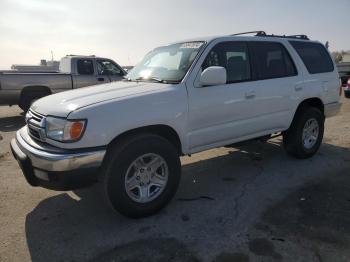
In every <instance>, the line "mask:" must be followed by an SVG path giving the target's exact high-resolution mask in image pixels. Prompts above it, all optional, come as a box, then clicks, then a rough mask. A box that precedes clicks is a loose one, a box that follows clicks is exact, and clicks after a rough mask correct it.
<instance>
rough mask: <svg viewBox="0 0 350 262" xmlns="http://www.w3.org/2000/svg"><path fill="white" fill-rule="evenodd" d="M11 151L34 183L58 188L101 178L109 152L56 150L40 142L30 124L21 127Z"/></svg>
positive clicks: (87, 183)
mask: <svg viewBox="0 0 350 262" xmlns="http://www.w3.org/2000/svg"><path fill="white" fill-rule="evenodd" d="M11 151H12V153H13V155H14V157H15V158H16V160H17V162H18V163H19V166H20V167H21V169H22V171H23V174H24V176H25V178H26V180H27V181H28V183H29V184H30V185H32V186H42V187H45V188H49V189H54V190H72V189H76V188H81V187H84V186H87V185H89V184H91V183H93V182H94V181H97V177H98V171H99V168H100V166H101V165H102V161H103V158H104V155H105V153H106V149H105V148H98V149H91V150H90V149H89V150H78V151H72V150H63V149H58V148H55V150H54V151H53V148H52V147H51V146H49V145H47V146H46V147H45V145H40V146H38V144H37V143H36V142H35V141H33V140H32V139H31V138H30V137H29V136H28V134H27V132H26V127H24V128H22V129H21V130H19V131H17V133H16V138H15V139H13V140H12V141H11Z"/></svg>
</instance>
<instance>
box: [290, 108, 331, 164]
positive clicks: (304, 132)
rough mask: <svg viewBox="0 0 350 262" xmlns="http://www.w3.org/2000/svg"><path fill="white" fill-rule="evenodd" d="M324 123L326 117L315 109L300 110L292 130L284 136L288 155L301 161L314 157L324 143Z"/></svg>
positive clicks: (291, 127)
mask: <svg viewBox="0 0 350 262" xmlns="http://www.w3.org/2000/svg"><path fill="white" fill-rule="evenodd" d="M324 121H325V118H324V115H323V114H322V112H321V111H320V110H319V109H317V108H315V107H309V106H305V107H304V108H302V109H300V110H298V111H297V113H296V115H295V117H294V120H293V122H292V124H291V126H290V128H289V129H288V130H287V131H285V132H284V134H283V145H284V147H285V149H286V151H287V153H288V154H290V155H292V156H294V157H296V158H299V159H305V158H309V157H312V156H313V155H314V154H315V153H316V152H317V151H318V149H319V147H320V145H321V143H322V139H323V132H324Z"/></svg>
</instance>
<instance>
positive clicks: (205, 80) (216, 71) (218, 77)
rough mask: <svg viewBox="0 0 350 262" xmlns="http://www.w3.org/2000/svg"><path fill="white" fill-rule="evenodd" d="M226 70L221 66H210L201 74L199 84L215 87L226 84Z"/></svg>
mask: <svg viewBox="0 0 350 262" xmlns="http://www.w3.org/2000/svg"><path fill="white" fill-rule="evenodd" d="M226 79H227V74H226V69H225V68H224V67H222V66H210V67H208V68H206V69H204V71H203V72H202V73H201V77H200V80H199V81H200V84H201V85H202V86H203V87H204V86H216V85H224V84H226Z"/></svg>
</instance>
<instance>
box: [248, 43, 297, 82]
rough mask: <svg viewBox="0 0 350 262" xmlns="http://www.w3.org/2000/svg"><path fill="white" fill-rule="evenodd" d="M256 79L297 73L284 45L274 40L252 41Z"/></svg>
mask: <svg viewBox="0 0 350 262" xmlns="http://www.w3.org/2000/svg"><path fill="white" fill-rule="evenodd" d="M252 48H253V52H254V55H255V63H256V66H257V76H258V79H271V78H280V77H287V76H294V75H296V74H297V71H296V68H295V65H294V62H293V61H292V59H291V57H290V55H289V53H288V52H287V50H286V49H285V47H284V46H283V45H282V44H280V43H275V42H252Z"/></svg>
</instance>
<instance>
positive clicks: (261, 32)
mask: <svg viewBox="0 0 350 262" xmlns="http://www.w3.org/2000/svg"><path fill="white" fill-rule="evenodd" d="M248 34H255V36H265V35H266V33H265V31H261V30H260V31H249V32H242V33H236V34H232V35H231V36H234V35H248Z"/></svg>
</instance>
